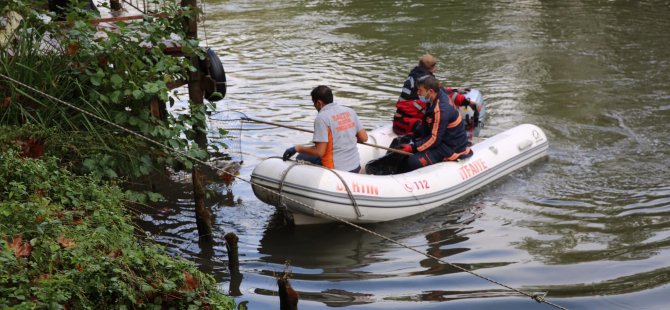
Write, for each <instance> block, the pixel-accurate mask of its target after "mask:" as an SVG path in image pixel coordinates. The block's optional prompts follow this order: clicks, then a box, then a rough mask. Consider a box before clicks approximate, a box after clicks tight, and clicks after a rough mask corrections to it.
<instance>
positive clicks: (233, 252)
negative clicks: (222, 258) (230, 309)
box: [223, 232, 242, 296]
mask: <svg viewBox="0 0 670 310" xmlns="http://www.w3.org/2000/svg"><path fill="white" fill-rule="evenodd" d="M223 238H224V239H225V240H226V249H228V270H229V271H230V286H229V290H228V291H229V293H228V294H229V295H230V296H242V292H241V291H240V284H242V273H240V258H239V256H238V251H237V242H238V241H239V238H237V235H235V233H233V232H229V233H227V234H226V235H225V236H224V237H223Z"/></svg>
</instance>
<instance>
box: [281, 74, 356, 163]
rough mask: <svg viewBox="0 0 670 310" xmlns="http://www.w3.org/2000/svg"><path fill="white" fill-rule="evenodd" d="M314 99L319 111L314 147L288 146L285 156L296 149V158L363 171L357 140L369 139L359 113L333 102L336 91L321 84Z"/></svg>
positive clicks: (288, 156) (314, 90)
mask: <svg viewBox="0 0 670 310" xmlns="http://www.w3.org/2000/svg"><path fill="white" fill-rule="evenodd" d="M311 95H312V102H313V103H314V108H316V110H317V111H318V112H319V113H318V114H317V116H316V119H315V120H314V136H313V138H312V142H314V145H313V146H306V145H299V144H297V145H295V146H293V147H290V148H288V149H286V152H284V156H283V159H284V160H288V159H289V158H291V156H293V155H294V154H295V153H296V152H297V153H299V154H300V155H298V157H297V158H296V159H298V160H305V161H309V162H312V163H314V164H318V165H322V166H324V167H328V168H331V169H337V170H343V171H350V172H356V173H358V172H359V171H360V170H361V166H360V157H359V156H358V148H357V146H356V143H359V142H366V141H368V134H367V132H366V131H365V129H364V128H363V126H362V125H361V122H360V120H359V119H358V115H356V112H355V111H354V110H352V109H350V108H348V107H345V106H343V105H340V104H338V103H336V102H333V92H332V90H330V88H329V87H328V86H324V85H319V86H317V87H315V88H314V89H313V90H312V93H311Z"/></svg>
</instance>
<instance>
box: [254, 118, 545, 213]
mask: <svg viewBox="0 0 670 310" xmlns="http://www.w3.org/2000/svg"><path fill="white" fill-rule="evenodd" d="M368 136H369V138H370V139H369V140H368V142H369V143H372V144H376V145H384V146H387V145H389V144H390V143H391V141H392V140H393V139H394V138H395V137H396V135H395V134H394V133H393V131H392V130H391V126H386V127H382V128H379V129H376V130H373V131H371V132H369V133H368ZM547 147H548V142H547V138H546V136H545V134H544V132H543V131H542V129H540V128H539V127H537V126H535V125H531V124H523V125H519V126H516V127H514V128H511V129H508V130H506V131H503V132H501V133H499V134H497V135H495V136H493V137H490V138H488V139H486V140H483V141H482V142H479V143H476V144H474V145H473V146H472V147H471V148H472V150H473V151H474V155H473V156H472V157H470V158H468V159H465V160H462V161H457V162H441V163H437V164H434V165H430V166H427V167H423V168H420V169H418V170H414V171H411V172H407V173H401V174H393V175H369V174H358V173H351V172H346V171H338V170H331V169H328V168H324V167H321V166H315V165H311V164H306V163H298V162H295V161H283V160H282V159H281V158H279V157H271V158H268V159H266V160H263V161H262V162H261V163H260V164H258V165H257V166H256V168H255V169H254V171H253V172H252V175H251V181H252V184H253V185H252V187H253V191H254V194H255V195H256V197H258V198H259V199H260V200H261V201H263V202H265V203H268V204H270V205H273V206H276V207H278V208H280V210H283V211H284V212H285V214H286V215H287V216H288V217H289V219H291V220H293V222H294V223H295V224H296V225H302V224H318V223H324V222H331V221H335V220H337V219H342V220H346V221H350V222H353V223H375V222H384V221H391V220H395V219H399V218H403V217H407V216H411V215H414V214H418V213H421V212H425V211H428V210H431V209H433V208H436V207H439V206H442V205H445V204H447V203H449V202H452V201H454V200H456V199H459V198H461V197H463V196H466V195H468V194H471V193H473V192H475V191H477V190H478V189H480V188H482V187H483V186H485V185H487V184H489V183H491V182H493V181H495V180H497V179H500V178H501V177H503V176H505V175H508V174H509V173H511V172H512V171H514V170H517V169H519V168H522V167H524V166H527V165H529V164H530V163H532V162H533V161H535V160H537V159H539V158H542V157H544V156H546V151H547ZM359 153H360V155H361V166H362V167H364V166H365V165H366V163H368V162H369V161H371V160H373V159H376V158H380V157H382V156H384V155H386V151H385V150H383V149H379V148H374V147H370V146H366V145H362V144H359ZM336 218H337V219H336Z"/></svg>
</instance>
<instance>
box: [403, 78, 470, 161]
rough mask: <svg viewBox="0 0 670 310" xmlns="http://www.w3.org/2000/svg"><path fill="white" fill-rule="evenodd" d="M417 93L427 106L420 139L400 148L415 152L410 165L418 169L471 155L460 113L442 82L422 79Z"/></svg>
mask: <svg viewBox="0 0 670 310" xmlns="http://www.w3.org/2000/svg"><path fill="white" fill-rule="evenodd" d="M417 93H418V95H419V97H420V99H421V101H425V102H427V103H428V106H427V107H426V115H425V116H424V118H423V121H422V124H421V126H420V128H419V135H418V136H419V138H418V139H417V140H416V141H414V140H413V141H412V143H409V144H403V145H401V146H399V149H400V150H403V151H405V152H409V153H413V154H412V155H410V156H409V158H408V162H407V164H408V168H409V169H410V170H415V169H418V168H421V167H425V166H428V165H432V164H435V163H438V162H441V161H452V160H457V159H465V158H468V157H470V156H472V154H473V153H472V150H471V149H470V147H469V146H468V134H467V132H466V131H465V126H464V124H463V120H462V119H461V114H460V113H459V112H458V111H457V110H456V109H455V108H454V107H453V106H452V105H451V104H450V103H449V96H448V95H447V93H446V92H445V91H444V90H443V89H442V87H440V83H439V81H438V80H437V79H436V78H435V77H432V76H429V77H426V78H424V79H422V80H419V81H418V83H417Z"/></svg>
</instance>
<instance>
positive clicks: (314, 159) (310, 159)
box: [295, 154, 361, 173]
mask: <svg viewBox="0 0 670 310" xmlns="http://www.w3.org/2000/svg"><path fill="white" fill-rule="evenodd" d="M295 160H302V161H306V162H309V163H312V164H315V165H319V166H323V164H322V163H321V157H318V156H312V155H305V154H298V156H296V157H295ZM360 171H361V166H358V167H356V169H354V170H351V171H349V172H353V173H359V172H360Z"/></svg>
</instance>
